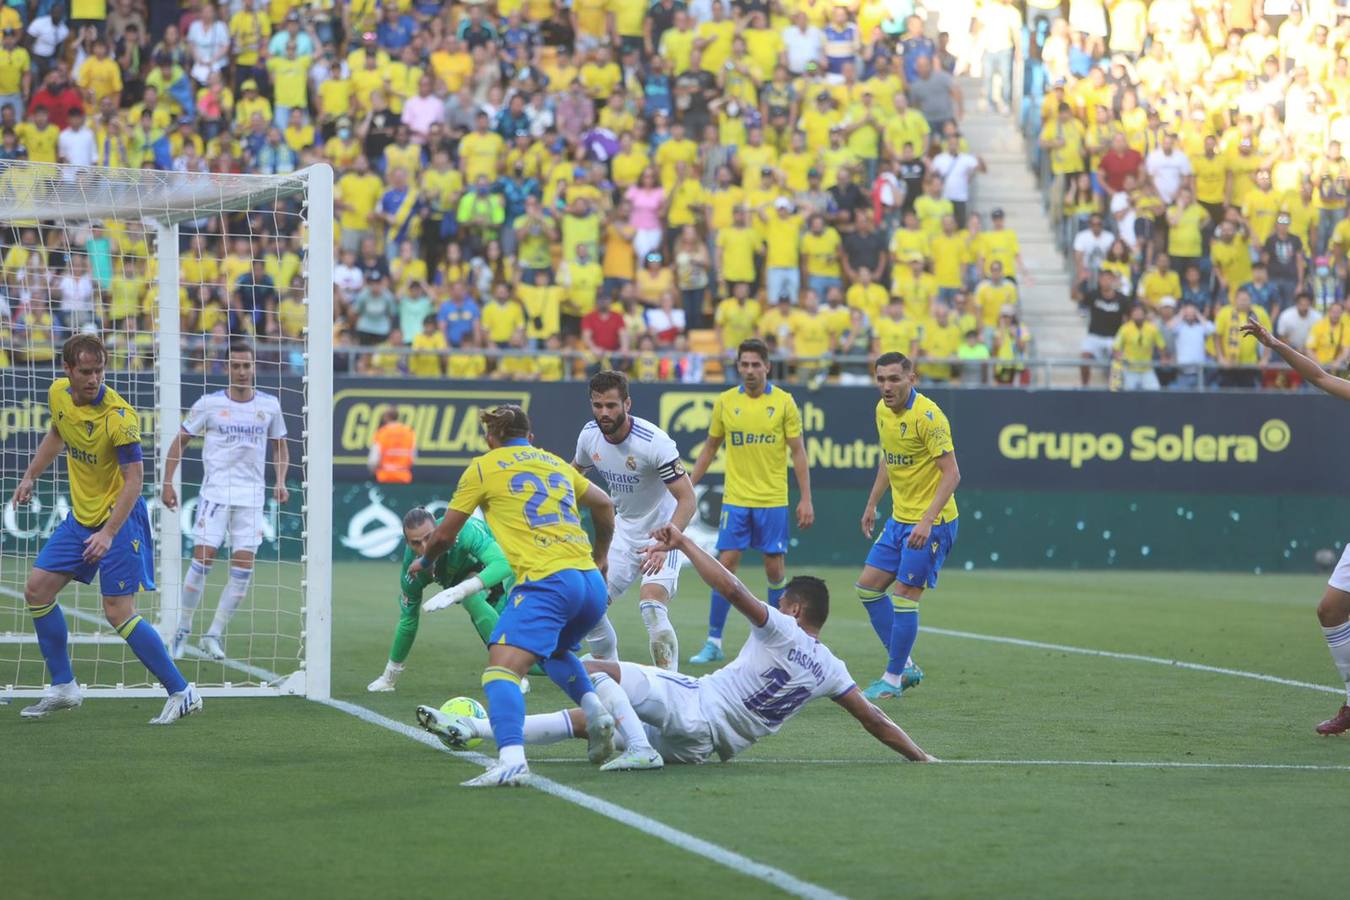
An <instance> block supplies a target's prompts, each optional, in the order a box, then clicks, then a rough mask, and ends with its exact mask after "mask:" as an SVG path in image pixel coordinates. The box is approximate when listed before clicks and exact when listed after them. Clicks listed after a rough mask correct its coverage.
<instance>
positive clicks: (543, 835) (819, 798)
mask: <svg viewBox="0 0 1350 900" xmlns="http://www.w3.org/2000/svg"><path fill="white" fill-rule="evenodd" d="M752 562H753V561H752ZM819 574H822V575H824V576H825V577H827V578H828V580H829V582H830V585H831V587H832V589H833V591H834V594H835V604H834V613H833V615H832V616H831V619H830V622H829V624H828V625H827V626H826V628H825V631H824V633H823V637H824V639H825V641H826V642H827V643H828V644H830V646H831V647H833V648H834V649H835V651H836V652H837V653H839V654H840V655H841V656H842V657H843V658H844V659H845V660H846V661H847V662H848V664H849V667H850V670H851V671H852V673H853V675H854V677H855V678H856V679H857V680H858V681H859V682H860V683H866V682H867V681H869V680H871V679H872V678H873V677H875V676H876V674H877V673H878V671H879V669H880V666H881V665H882V657H883V654H882V651H881V648H880V646H879V645H878V644H877V642H876V638H875V637H874V636H873V634H872V632H871V630H870V628H869V626H868V624H867V622H866V618H865V616H864V614H863V611H862V609H861V608H860V606H859V604H858V603H857V601H856V600H855V599H854V598H853V592H852V590H851V585H852V581H853V576H854V574H855V573H854V571H853V570H851V569H849V570H844V569H831V570H827V571H824V572H820V573H819ZM394 576H395V569H394V567H393V566H391V565H386V564H371V563H366V564H342V565H340V566H338V567H337V568H336V570H335V572H334V584H335V585H336V589H335V590H336V593H335V602H334V622H335V627H334V678H333V687H334V694H335V696H337V697H339V698H343V699H346V700H349V701H353V702H355V703H359V704H362V705H363V706H367V707H368V708H370V709H371V710H374V711H376V712H378V713H381V714H384V715H387V716H389V717H391V718H394V719H397V720H399V721H401V722H409V723H411V721H412V711H413V708H414V706H415V705H416V704H417V703H423V702H436V703H440V702H441V701H443V700H444V699H445V698H447V697H450V696H454V695H457V694H469V695H474V696H479V695H480V693H481V692H480V691H479V689H478V673H479V671H480V669H481V667H482V663H483V659H484V657H483V652H482V648H481V646H480V645H478V644H477V643H476V639H475V638H474V637H473V634H472V632H471V629H470V628H469V626H468V622H467V619H466V617H465V616H464V614H463V612H462V611H460V610H449V611H446V612H442V613H435V614H429V615H427V616H426V617H425V618H424V621H423V629H422V634H421V636H420V638H419V641H418V644H417V646H416V647H415V648H414V650H413V654H412V657H411V658H410V660H409V667H408V671H407V672H406V674H405V675H404V676H403V679H402V680H401V681H400V683H399V690H398V692H397V693H396V694H392V695H391V694H381V695H370V694H367V693H366V691H365V685H366V683H367V682H368V681H370V680H371V679H372V678H374V677H375V676H376V675H377V674H379V672H380V669H381V667H382V666H383V663H384V659H385V653H386V651H387V648H388V642H389V637H390V634H391V630H392V627H393V624H394V621H395V618H396V614H395V600H394V597H393V591H392V586H393V585H394ZM747 581H748V582H749V583H750V584H751V586H752V587H754V588H756V589H761V588H762V586H763V576H762V573H761V572H759V571H757V570H754V569H751V568H747ZM1320 592H1321V581H1320V579H1318V578H1316V577H1314V576H1311V575H1309V576H1305V577H1292V576H1287V577H1275V576H1265V577H1257V576H1217V575H1210V574H1206V575H1175V574H1161V573H1158V574H1135V573H1128V574H1127V573H1081V572H1080V573H1072V574H1068V573H1065V574H1059V573H1022V572H1007V573H1004V572H999V573H994V572H975V573H967V572H960V571H953V572H950V573H948V574H947V575H945V576H944V581H943V586H942V588H941V589H939V590H938V591H936V592H933V593H930V594H929V596H928V598H927V599H925V600H924V603H923V624H924V625H925V626H929V627H934V628H941V629H950V630H959V631H966V632H977V633H981V634H989V635H1000V636H1009V637H1017V638H1024V639H1028V640H1034V641H1042V642H1049V643H1058V644H1064V645H1072V646H1078V647H1089V648H1095V649H1100V650H1107V651H1117V652H1123V653H1136V654H1145V655H1149V656H1156V657H1165V658H1174V659H1180V660H1186V661H1189V662H1195V663H1201V664H1207V665H1212V666H1218V667H1225V668H1231V669H1237V670H1244V671H1256V672H1262V673H1267V674H1271V675H1276V676H1280V677H1284V678H1289V679H1295V680H1299V681H1306V682H1314V683H1317V684H1322V685H1328V686H1330V685H1334V684H1335V683H1336V674H1335V670H1334V669H1333V667H1332V665H1331V662H1330V660H1329V659H1328V656H1327V652H1326V648H1325V646H1324V645H1323V643H1322V641H1321V639H1320V635H1319V632H1318V628H1317V623H1316V618H1315V617H1314V615H1313V607H1314V605H1315V603H1316V599H1317V597H1318V596H1319V594H1320ZM215 594H216V591H215V590H214V589H212V591H211V592H210V593H208V599H207V605H208V606H209V607H213V605H214V598H215ZM613 612H614V615H615V620H616V625H617V627H618V629H619V635H620V646H621V652H622V653H623V655H624V656H626V657H627V658H631V659H638V660H640V661H645V660H646V655H647V648H646V640H645V637H646V636H645V632H644V631H643V629H642V625H641V622H640V620H639V618H638V615H637V609H636V601H635V600H633V599H631V598H628V599H626V600H624V601H620V603H619V604H618V605H616V607H615V609H614V610H613ZM706 614H707V595H706V590H705V589H704V588H703V587H702V585H701V584H699V583H698V581H697V577H696V576H695V575H694V574H693V573H692V572H691V571H690V570H686V571H685V574H684V577H683V579H682V582H681V590H680V596H679V598H678V602H677V603H676V605H675V607H674V616H673V617H674V619H675V621H676V624H677V625H678V626H679V629H680V636H681V640H682V645H681V651H682V654H683V655H684V656H686V657H687V656H688V655H689V654H690V653H692V652H693V651H695V650H696V649H697V648H698V646H699V644H700V643H701V641H702V636H703V626H704V621H705V616H706ZM735 619H736V617H735V614H734V613H733V625H732V626H731V627H730V628H729V631H728V645H729V648H730V649H732V650H734V649H736V648H737V647H739V645H740V643H741V641H742V640H743V639H744V636H745V632H746V626H745V624H744V622H743V621H741V622H736V621H735ZM915 656H916V659H917V660H918V661H919V663H920V664H921V665H922V666H923V667H924V669H925V671H926V673H927V676H928V678H927V680H926V681H925V682H924V684H923V685H922V686H921V687H919V688H918V689H917V690H915V691H914V692H912V693H911V694H908V695H906V696H905V697H904V698H903V699H901V700H899V701H895V702H891V703H888V704H887V706H886V708H887V710H888V711H889V712H890V713H891V714H892V715H893V716H894V717H895V718H896V720H897V721H899V722H900V723H901V725H902V726H904V727H905V728H906V729H908V730H909V732H910V733H911V734H912V735H913V736H914V737H915V738H916V739H917V740H918V741H919V742H920V743H921V744H922V745H923V746H924V747H925V748H927V749H928V750H929V751H930V752H932V753H934V754H936V755H937V756H939V757H942V758H944V759H949V760H960V759H971V760H1095V761H1107V760H1118V761H1140V762H1160V761H1167V762H1182V763H1240V764H1272V763H1273V764H1286V765H1306V766H1312V767H1338V766H1345V767H1350V743H1347V742H1346V741H1345V740H1339V739H1322V738H1318V737H1316V736H1315V735H1314V734H1313V732H1312V726H1313V724H1315V723H1316V722H1317V721H1319V720H1320V719H1322V718H1324V717H1325V716H1326V715H1328V714H1329V713H1331V712H1332V711H1333V710H1334V708H1335V707H1336V705H1337V703H1338V699H1337V697H1336V696H1335V695H1334V694H1331V693H1319V692H1317V691H1314V690H1311V689H1308V688H1306V687H1294V686H1288V685H1281V684H1273V683H1267V682H1261V681H1255V680H1250V679H1245V678H1240V677H1234V676H1232V675H1223V674H1214V673H1206V672H1200V671H1193V670H1186V669H1179V668H1175V667H1169V666H1164V665H1157V664H1151V663H1145V662H1137V661H1129V660H1122V659H1111V658H1101V657H1092V656H1083V655H1076V654H1070V653H1065V652H1060V651H1052V650H1046V649H1037V648H1030V647H1026V646H1017V645H1012V644H1006V643H994V642H987V641H979V640H974V639H971V638H968V637H956V636H949V635H942V634H936V633H925V634H922V635H921V636H920V638H919V643H918V646H917V648H916V652H915ZM684 668H685V670H686V671H694V673H695V674H697V672H696V671H695V670H692V669H691V668H690V667H688V666H686V667H684ZM528 701H529V702H528V705H529V709H530V711H531V712H543V711H548V710H552V709H556V708H560V707H561V706H563V705H565V702H564V698H563V696H562V694H561V693H560V692H559V691H558V690H557V689H556V688H554V687H553V686H552V685H550V684H547V683H545V681H544V680H543V679H536V680H535V690H534V692H533V693H532V694H531V695H530V696H529V698H528ZM21 705H22V702H21V701H19V702H15V703H13V704H10V705H8V706H2V707H0V772H3V775H0V779H3V787H2V788H0V823H3V824H4V826H5V827H4V831H5V839H4V840H0V885H3V888H2V890H3V895H4V896H5V897H6V898H14V900H20V898H24V900H27V898H103V897H107V898H125V897H154V898H158V897H168V896H184V897H193V898H221V900H236V898H240V897H246V898H248V900H263V898H273V897H276V898H293V897H297V896H305V897H308V896H329V897H389V898H410V897H444V896H465V897H475V898H478V897H482V898H515V897H525V896H535V897H546V898H560V897H578V898H595V897H609V896H633V897H642V898H644V900H645V898H660V897H680V898H689V897H703V896H732V895H735V896H738V897H759V896H765V897H770V896H782V894H781V893H780V892H778V891H776V890H775V889H774V888H772V887H771V886H769V885H768V884H766V883H764V882H762V881H758V880H755V879H752V878H749V877H747V876H745V875H742V874H737V873H736V872H733V871H731V870H729V869H727V868H724V867H722V866H719V865H715V864H713V863H711V862H709V861H707V860H706V859H703V858H701V857H698V856H695V855H692V854H690V853H688V852H685V851H683V850H679V849H676V848H674V847H672V846H670V845H668V844H665V843H663V842H661V841H658V840H656V839H655V838H652V837H649V836H647V835H644V834H642V833H640V832H638V831H636V830H633V829H630V828H628V827H626V826H623V825H620V824H618V823H616V822H614V821H611V820H609V819H606V818H602V817H600V816H598V815H595V814H593V813H591V812H588V811H585V810H583V809H580V808H578V807H576V806H573V805H570V804H568V803H566V802H564V801H562V800H559V799H556V798H553V797H549V796H545V795H543V794H541V793H538V792H535V791H530V790H519V791H486V792H484V791H467V790H461V789H459V788H458V787H457V784H458V782H460V781H461V780H463V779H465V778H467V777H469V776H470V775H472V774H473V773H474V772H475V771H477V769H476V767H475V766H473V765H472V764H471V763H469V762H467V761H464V760H460V759H456V758H454V757H452V756H449V755H447V754H444V753H440V752H435V751H433V750H430V749H428V748H427V747H425V746H422V745H420V744H418V743H416V742H414V741H411V740H409V739H407V738H406V737H404V736H401V735H399V734H396V733H393V732H390V731H388V730H385V729H382V728H379V727H376V726H373V725H370V724H366V723H364V722H361V721H359V720H357V719H355V718H352V717H350V716H348V715H345V714H343V713H342V712H339V711H337V710H334V709H330V708H327V707H324V706H320V705H318V704H314V703H309V702H306V701H304V700H299V699H285V700H212V701H208V703H207V707H206V711H205V714H204V715H202V716H201V717H198V718H192V719H189V720H187V721H185V722H183V723H181V724H180V725H176V726H174V727H173V728H169V729H155V728H151V727H149V726H148V725H146V720H147V719H149V718H150V717H151V716H152V715H153V714H155V713H156V712H158V709H159V706H160V701H158V700H156V701H148V700H102V701H100V700H97V699H95V700H89V701H86V703H85V705H84V707H83V708H81V709H80V710H78V711H76V712H74V713H65V714H62V715H60V716H58V717H54V718H53V719H51V720H47V721H42V722H24V721H21V720H20V719H19V716H18V710H19V707H20V706H21ZM485 749H488V748H485ZM531 758H532V759H533V760H535V766H534V768H535V771H536V772H537V773H539V774H542V775H544V776H547V777H548V778H550V779H553V780H555V781H557V782H560V783H562V784H564V785H567V786H570V787H573V788H576V789H578V790H581V791H584V792H586V793H587V794H589V795H592V796H594V797H597V798H601V799H604V800H607V801H611V802H613V803H616V804H619V805H620V806H623V807H625V808H627V809H629V810H632V811H634V812H637V813H640V814H643V815H645V816H649V817H651V818H653V819H656V820H658V821H660V822H663V823H665V824H667V825H669V826H672V827H674V828H677V829H680V830H682V831H684V832H687V833H689V834H692V835H695V836H697V837H700V838H703V839H705V840H707V841H710V842H713V843H715V844H717V845H720V846H722V847H725V848H728V849H731V850H734V851H736V852H737V853H740V854H743V855H744V856H746V857H749V858H751V859H753V860H756V861H758V862H760V863H764V864H766V865H769V866H773V867H776V868H778V869H782V870H784V871H786V872H788V873H790V874H791V875H793V876H795V877H797V878H800V879H803V880H805V881H807V882H811V883H813V884H815V885H819V886H821V887H823V888H826V889H828V890H830V891H833V892H836V893H838V894H841V895H844V896H848V897H857V898H863V897H877V898H881V897H895V896H905V897H1006V896H1016V897H1028V896H1035V897H1089V896H1090V897H1131V898H1133V897H1137V896H1141V895H1142V896H1178V897H1180V896H1189V897H1224V898H1235V897H1269V896H1272V895H1280V896H1288V897H1300V896H1326V894H1327V891H1328V888H1327V887H1326V881H1325V879H1326V878H1327V877H1328V876H1333V877H1334V872H1335V871H1336V866H1335V862H1334V861H1335V859H1336V858H1338V856H1337V854H1339V852H1340V850H1339V848H1340V840H1341V836H1343V835H1344V834H1345V833H1346V830H1347V827H1350V812H1347V803H1346V798H1347V797H1350V768H1347V769H1342V770H1338V769H1334V768H1314V769H1244V768H1157V767H1141V768H1124V767H1120V768H1108V767H1072V766H1031V765H997V766H996V765H970V766H959V765H950V766H948V765H942V766H907V765H904V764H902V763H900V762H899V761H898V758H896V757H894V756H892V755H891V754H890V753H889V752H888V751H887V750H885V749H884V748H883V747H881V746H880V745H878V744H875V743H874V742H873V741H872V739H871V738H869V737H868V736H867V735H866V734H865V733H864V732H863V731H862V730H861V729H860V728H858V727H857V726H856V725H855V724H854V723H853V721H852V720H851V719H850V718H849V717H848V716H847V715H846V714H845V713H843V712H842V711H840V710H838V709H837V708H835V707H834V706H833V704H830V703H828V702H826V701H821V702H818V703H817V704H814V705H812V706H810V707H808V708H807V709H806V710H805V711H804V712H803V713H802V714H801V715H799V716H798V717H797V718H796V719H794V720H793V721H792V722H791V723H789V725H788V726H787V727H786V728H785V729H784V731H783V733H782V734H781V735H779V736H778V737H776V738H771V739H769V740H767V741H765V742H764V743H762V744H760V745H759V746H757V747H756V748H754V749H753V750H752V751H751V752H749V753H748V754H746V756H745V758H744V760H743V761H739V762H735V763H732V764H728V765H717V764H712V765H707V766H703V767H670V768H667V769H666V770H665V771H663V772H659V773H639V774H632V775H621V774H615V775H601V774H600V773H598V772H597V771H595V770H593V769H592V768H591V767H590V766H588V765H586V764H585V763H578V762H577V760H580V759H584V745H582V744H581V743H580V742H569V743H564V744H559V745H556V746H553V747H547V748H538V749H536V750H534V751H532V753H531ZM555 760H556V762H554V761H555Z"/></svg>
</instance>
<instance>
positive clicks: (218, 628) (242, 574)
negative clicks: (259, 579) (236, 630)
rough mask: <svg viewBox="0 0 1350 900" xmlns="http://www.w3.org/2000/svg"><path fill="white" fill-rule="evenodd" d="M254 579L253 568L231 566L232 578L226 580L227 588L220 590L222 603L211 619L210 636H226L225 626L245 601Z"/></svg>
mask: <svg viewBox="0 0 1350 900" xmlns="http://www.w3.org/2000/svg"><path fill="white" fill-rule="evenodd" d="M252 580H253V570H252V569H239V568H235V567H234V566H230V579H229V581H227V582H225V590H223V591H221V592H220V604H219V605H218V606H217V607H216V615H215V618H213V619H212V620H211V627H210V628H209V629H207V631H206V633H207V635H208V636H210V637H215V638H219V637H224V636H225V628H226V626H228V625H229V624H230V618H231V617H232V616H233V615H234V611H235V610H236V609H238V608H239V604H240V603H241V602H243V599H244V595H245V594H247V593H248V584H249V582H250V581H252Z"/></svg>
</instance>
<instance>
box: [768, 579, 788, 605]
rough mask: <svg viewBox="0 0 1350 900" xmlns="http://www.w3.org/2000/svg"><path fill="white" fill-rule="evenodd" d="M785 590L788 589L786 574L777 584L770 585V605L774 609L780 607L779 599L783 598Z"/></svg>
mask: <svg viewBox="0 0 1350 900" xmlns="http://www.w3.org/2000/svg"><path fill="white" fill-rule="evenodd" d="M785 590H787V576H786V575H784V576H783V577H782V578H780V579H779V580H778V583H777V584H770V585H769V605H770V606H772V607H773V608H774V609H777V608H778V601H779V600H781V599H783V591H785Z"/></svg>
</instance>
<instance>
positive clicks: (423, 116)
mask: <svg viewBox="0 0 1350 900" xmlns="http://www.w3.org/2000/svg"><path fill="white" fill-rule="evenodd" d="M444 121H445V104H444V103H442V102H441V101H440V100H439V99H437V98H436V97H433V96H432V94H431V78H430V76H427V75H423V76H422V77H421V78H419V79H418V81H417V96H416V97H409V98H408V100H407V101H406V102H405V103H404V104H403V124H404V125H407V126H408V127H409V128H410V129H412V135H413V143H416V144H421V143H425V141H426V139H427V132H428V131H429V130H430V129H431V126H432V125H433V124H435V123H436V122H442V123H443V122H444Z"/></svg>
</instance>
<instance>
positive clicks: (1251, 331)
mask: <svg viewBox="0 0 1350 900" xmlns="http://www.w3.org/2000/svg"><path fill="white" fill-rule="evenodd" d="M1242 333H1243V334H1244V335H1247V336H1248V337H1254V338H1256V339H1257V340H1258V341H1259V342H1260V343H1261V344H1262V346H1265V347H1273V346H1275V337H1274V336H1273V335H1272V334H1271V333H1270V331H1269V330H1268V329H1267V328H1266V326H1264V325H1262V324H1261V320H1260V319H1258V318H1256V316H1255V315H1253V314H1251V313H1248V314H1247V321H1246V322H1243V323H1242Z"/></svg>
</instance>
